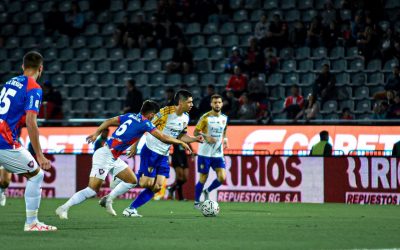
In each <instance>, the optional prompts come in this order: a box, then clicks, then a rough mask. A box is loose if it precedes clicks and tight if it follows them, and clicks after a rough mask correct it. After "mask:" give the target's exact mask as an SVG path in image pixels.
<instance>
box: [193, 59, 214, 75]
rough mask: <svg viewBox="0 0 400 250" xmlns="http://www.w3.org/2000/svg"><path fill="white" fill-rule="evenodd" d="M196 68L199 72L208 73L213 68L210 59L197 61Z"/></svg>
mask: <svg viewBox="0 0 400 250" xmlns="http://www.w3.org/2000/svg"><path fill="white" fill-rule="evenodd" d="M196 70H197V72H198V73H208V72H210V70H211V65H210V61H209V60H204V61H198V62H196Z"/></svg>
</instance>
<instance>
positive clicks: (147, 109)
mask: <svg viewBox="0 0 400 250" xmlns="http://www.w3.org/2000/svg"><path fill="white" fill-rule="evenodd" d="M159 110H160V106H159V105H158V104H157V103H156V102H155V101H152V100H146V101H144V102H143V105H142V108H141V109H140V113H141V114H142V115H143V116H144V117H146V118H147V119H149V120H151V119H153V117H154V115H155V114H157V113H158V111H159Z"/></svg>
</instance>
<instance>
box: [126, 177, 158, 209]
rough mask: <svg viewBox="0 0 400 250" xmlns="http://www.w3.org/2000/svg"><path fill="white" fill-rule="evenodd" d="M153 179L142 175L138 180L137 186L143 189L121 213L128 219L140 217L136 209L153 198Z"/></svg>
mask: <svg viewBox="0 0 400 250" xmlns="http://www.w3.org/2000/svg"><path fill="white" fill-rule="evenodd" d="M155 179H156V178H152V177H148V176H145V175H144V174H143V175H142V176H141V177H140V179H139V185H140V186H141V187H142V188H144V190H143V191H142V192H140V194H139V195H138V196H137V197H136V199H135V200H134V201H133V202H132V203H131V205H129V207H128V208H125V210H124V211H123V212H122V214H123V215H124V216H128V217H142V216H141V215H140V214H139V213H138V212H137V208H139V207H141V206H143V205H144V204H146V203H147V202H149V201H150V200H151V199H152V198H153V197H154V192H153V186H154V184H155Z"/></svg>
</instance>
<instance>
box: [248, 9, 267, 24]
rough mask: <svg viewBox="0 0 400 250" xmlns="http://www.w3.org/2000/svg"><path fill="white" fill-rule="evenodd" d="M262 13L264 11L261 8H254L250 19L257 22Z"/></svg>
mask: <svg viewBox="0 0 400 250" xmlns="http://www.w3.org/2000/svg"><path fill="white" fill-rule="evenodd" d="M263 14H264V11H263V10H261V9H254V10H253V12H252V13H251V17H250V21H252V22H258V21H260V19H261V16H262V15H263Z"/></svg>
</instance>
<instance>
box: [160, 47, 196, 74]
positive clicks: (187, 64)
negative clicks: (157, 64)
mask: <svg viewBox="0 0 400 250" xmlns="http://www.w3.org/2000/svg"><path fill="white" fill-rule="evenodd" d="M192 67H193V54H192V52H191V51H190V50H189V49H188V48H187V47H186V45H185V44H184V43H183V41H182V40H180V41H179V42H178V47H177V48H176V49H175V50H174V54H173V56H172V61H171V62H168V63H167V65H166V68H167V72H168V73H182V74H188V73H189V72H190V70H191V68H192Z"/></svg>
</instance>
